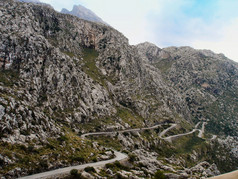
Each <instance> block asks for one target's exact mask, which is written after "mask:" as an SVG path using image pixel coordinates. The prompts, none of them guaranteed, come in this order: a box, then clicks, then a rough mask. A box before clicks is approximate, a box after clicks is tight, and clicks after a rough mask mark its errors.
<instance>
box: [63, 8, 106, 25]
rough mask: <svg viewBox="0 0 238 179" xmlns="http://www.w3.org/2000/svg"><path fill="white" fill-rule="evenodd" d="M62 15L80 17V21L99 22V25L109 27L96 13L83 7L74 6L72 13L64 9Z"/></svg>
mask: <svg viewBox="0 0 238 179" xmlns="http://www.w3.org/2000/svg"><path fill="white" fill-rule="evenodd" d="M61 13H64V14H71V15H73V16H76V17H79V18H80V19H84V20H88V21H92V22H99V23H102V24H106V25H107V23H105V22H104V21H103V20H102V19H101V18H100V17H98V16H97V15H96V14H95V13H94V12H92V11H91V10H90V9H87V8H85V7H84V6H82V5H74V7H73V9H72V10H71V11H69V10H67V9H65V8H63V9H62V10H61Z"/></svg>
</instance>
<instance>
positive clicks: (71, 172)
mask: <svg viewBox="0 0 238 179" xmlns="http://www.w3.org/2000/svg"><path fill="white" fill-rule="evenodd" d="M78 174H79V173H78V170H77V169H72V170H70V175H72V176H78Z"/></svg>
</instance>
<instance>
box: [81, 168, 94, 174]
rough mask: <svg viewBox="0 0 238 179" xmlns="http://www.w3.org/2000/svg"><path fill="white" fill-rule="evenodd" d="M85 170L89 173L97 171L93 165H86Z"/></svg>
mask: <svg viewBox="0 0 238 179" xmlns="http://www.w3.org/2000/svg"><path fill="white" fill-rule="evenodd" d="M84 171H85V172H88V173H95V172H96V170H95V168H93V167H86V168H85V169H84Z"/></svg>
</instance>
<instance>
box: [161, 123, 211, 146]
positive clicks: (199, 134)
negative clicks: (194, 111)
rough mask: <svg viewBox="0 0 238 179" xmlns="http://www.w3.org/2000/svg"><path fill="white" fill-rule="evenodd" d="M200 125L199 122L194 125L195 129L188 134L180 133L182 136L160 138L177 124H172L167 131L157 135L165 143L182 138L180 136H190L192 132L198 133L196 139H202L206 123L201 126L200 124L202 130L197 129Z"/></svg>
mask: <svg viewBox="0 0 238 179" xmlns="http://www.w3.org/2000/svg"><path fill="white" fill-rule="evenodd" d="M200 123H201V122H198V123H197V124H196V125H195V128H194V129H193V130H192V131H190V132H187V133H182V134H177V135H172V136H168V137H162V136H163V135H165V134H166V133H167V132H168V131H169V130H171V129H173V128H174V127H176V126H177V124H172V125H171V126H170V127H169V128H167V129H165V130H164V131H162V132H161V133H160V134H159V136H160V137H161V138H162V139H164V140H166V141H168V142H172V141H173V140H174V139H177V138H179V137H182V136H185V135H189V134H192V133H194V132H196V131H199V133H198V137H200V138H202V137H203V133H204V130H205V124H206V122H203V124H202V129H197V128H198V126H199V124H200Z"/></svg>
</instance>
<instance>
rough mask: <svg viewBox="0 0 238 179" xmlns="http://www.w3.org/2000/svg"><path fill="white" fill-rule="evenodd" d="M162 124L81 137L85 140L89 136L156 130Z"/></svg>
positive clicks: (93, 133) (94, 133) (88, 134)
mask: <svg viewBox="0 0 238 179" xmlns="http://www.w3.org/2000/svg"><path fill="white" fill-rule="evenodd" d="M161 125H162V124H157V125H155V126H152V127H144V128H136V129H126V130H121V131H113V132H92V133H86V134H83V135H81V137H82V138H85V137H87V136H90V135H111V134H115V133H123V132H137V131H144V130H149V129H156V128H157V127H159V126H161Z"/></svg>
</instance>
